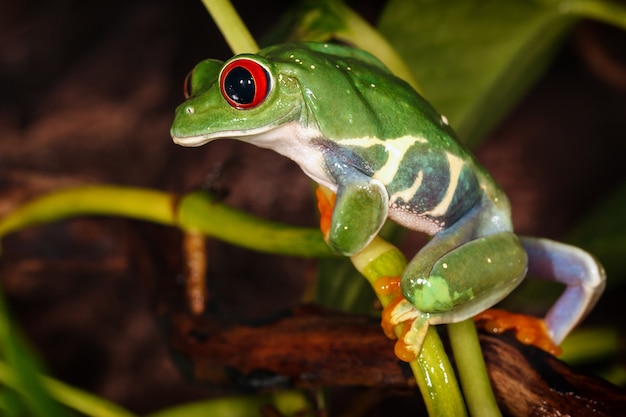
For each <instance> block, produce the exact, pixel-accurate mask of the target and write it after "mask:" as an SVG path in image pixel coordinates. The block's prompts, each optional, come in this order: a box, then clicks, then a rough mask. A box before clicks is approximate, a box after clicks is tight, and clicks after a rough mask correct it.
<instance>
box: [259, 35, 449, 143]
mask: <svg viewBox="0 0 626 417" xmlns="http://www.w3.org/2000/svg"><path fill="white" fill-rule="evenodd" d="M259 55H262V56H264V57H266V58H267V59H269V60H270V61H272V62H275V63H280V64H279V66H280V73H281V74H282V75H286V76H289V77H292V78H293V79H295V80H298V82H299V83H300V86H301V90H302V96H303V98H304V101H305V103H306V106H307V107H308V109H309V110H310V111H309V114H308V115H306V116H308V117H314V118H315V120H316V122H317V124H318V125H319V128H320V130H321V131H322V132H323V133H324V134H325V136H327V137H332V138H333V139H336V140H341V139H345V138H354V137H371V136H374V135H376V136H377V137H378V138H380V139H386V138H396V137H400V136H405V135H416V134H417V135H423V136H424V137H433V131H438V132H439V133H440V134H443V136H450V135H452V136H454V133H453V132H452V131H451V130H450V129H449V128H448V127H447V126H445V125H444V124H443V123H442V122H441V117H440V115H439V114H438V113H437V112H436V111H435V110H434V109H433V108H432V107H431V106H430V104H429V103H428V102H426V101H425V100H424V99H423V98H422V97H420V96H419V95H418V94H417V93H416V92H415V91H414V90H413V88H412V87H411V86H410V85H409V84H408V83H406V82H404V81H403V80H401V79H399V78H397V77H395V76H394V75H393V74H392V73H391V72H390V71H389V70H388V69H387V67H385V66H384V65H383V64H382V63H381V62H380V61H379V60H378V59H377V58H375V57H374V56H372V55H371V54H369V53H367V52H364V51H362V50H359V49H355V48H351V47H347V46H342V45H334V44H321V43H300V44H298V43H295V44H284V45H276V46H271V47H268V48H265V49H263V50H262V51H260V52H259ZM320 73H321V74H323V75H322V76H321V77H320ZM313 115H315V116H313ZM439 136H440V135H439ZM446 142H447V140H446Z"/></svg>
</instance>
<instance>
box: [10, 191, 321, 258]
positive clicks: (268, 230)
mask: <svg viewBox="0 0 626 417" xmlns="http://www.w3.org/2000/svg"><path fill="white" fill-rule="evenodd" d="M85 215H103V216H115V217H123V218H129V219H136V220H144V221H150V222H154V223H159V224H163V225H167V226H174V227H178V228H180V229H182V230H183V231H196V232H201V233H203V234H205V235H207V236H211V237H215V238H217V239H220V240H223V241H225V242H228V243H231V244H233V245H237V246H241V247H244V248H248V249H251V250H255V251H258V252H265V253H277V254H282V255H291V256H300V257H307V258H318V257H325V256H333V254H332V252H331V250H330V249H329V248H328V246H327V245H326V243H325V242H324V240H323V238H322V234H321V233H320V231H319V230H318V229H313V228H305V227H294V226H289V225H285V224H281V223H275V222H270V221H267V220H264V219H260V218H258V217H254V216H251V215H249V214H246V213H244V212H241V211H238V210H235V209H233V208H231V207H228V206H226V205H224V204H222V203H220V202H218V201H216V200H215V198H213V196H211V195H210V194H208V193H206V192H202V191H198V192H192V193H189V194H186V195H184V196H182V197H180V198H179V197H177V196H175V195H173V194H168V193H165V192H161V191H154V190H147V189H143V188H134V187H121V186H109V185H91V186H81V187H74V188H68V189H65V190H60V191H55V192H52V193H50V194H47V195H43V196H41V197H38V198H36V199H34V200H32V201H30V202H28V203H26V204H24V205H23V206H21V207H19V208H17V209H16V210H14V211H12V212H11V213H10V214H8V215H7V216H6V217H4V218H2V219H0V238H2V237H3V236H6V235H7V234H9V233H11V232H15V231H18V230H20V229H23V228H25V227H29V226H34V225H37V224H43V223H48V222H53V221H58V220H62V219H67V218H72V217H78V216H85Z"/></svg>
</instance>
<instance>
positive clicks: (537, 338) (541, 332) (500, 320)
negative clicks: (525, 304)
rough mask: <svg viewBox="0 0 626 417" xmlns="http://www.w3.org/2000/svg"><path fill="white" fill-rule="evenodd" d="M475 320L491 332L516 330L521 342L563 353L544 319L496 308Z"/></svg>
mask: <svg viewBox="0 0 626 417" xmlns="http://www.w3.org/2000/svg"><path fill="white" fill-rule="evenodd" d="M474 321H475V322H476V326H477V327H481V328H483V329H484V330H486V331H488V332H490V333H504V332H505V331H507V330H514V331H515V337H516V338H517V340H519V341H520V342H522V343H524V344H526V345H534V346H537V347H538V348H540V349H543V350H544V351H546V352H548V353H550V354H552V355H556V356H558V355H560V354H561V348H560V347H559V346H558V345H557V344H555V343H554V342H553V341H552V338H551V337H550V335H549V333H548V327H547V326H546V323H545V321H544V320H543V319H539V318H536V317H531V316H526V315H524V314H516V313H510V312H508V311H505V310H499V309H495V308H494V309H489V310H485V311H483V312H482V313H480V314H478V315H476V316H475V317H474Z"/></svg>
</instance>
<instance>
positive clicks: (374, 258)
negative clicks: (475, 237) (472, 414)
mask: <svg viewBox="0 0 626 417" xmlns="http://www.w3.org/2000/svg"><path fill="white" fill-rule="evenodd" d="M350 259H351V261H352V263H353V264H354V266H355V267H356V269H357V270H358V271H359V272H360V273H361V274H362V275H363V276H364V277H365V278H366V279H367V280H368V281H369V283H370V285H372V287H373V288H376V281H377V280H378V279H379V278H381V277H394V276H401V274H402V271H404V268H405V267H406V259H405V258H404V256H403V255H402V253H401V252H400V251H399V250H398V248H396V247H395V246H393V245H392V244H390V243H388V242H386V241H385V240H383V239H382V238H380V237H376V238H375V239H374V240H373V241H372V242H371V243H370V244H369V245H368V246H367V247H366V248H365V249H363V250H362V251H361V252H359V253H358V254H356V255H354V256H352V257H351V258H350ZM377 296H378V299H379V300H380V302H381V304H382V305H383V307H385V306H387V305H388V304H389V302H390V301H391V300H392V297H391V296H381V295H380V294H378V293H377ZM400 333H401V329H400V328H399V326H396V334H398V335H399V334H400ZM409 365H410V366H411V369H412V371H413V375H414V376H415V380H416V382H417V385H418V386H419V388H420V391H421V393H422V397H423V398H424V403H425V404H426V409H427V410H428V414H429V415H430V416H433V417H434V416H437V417H460V416H465V415H467V411H466V409H465V404H464V402H463V396H462V395H461V391H460V389H459V385H458V382H457V380H456V376H455V374H454V370H453V368H452V365H451V364H450V361H449V359H448V355H447V354H446V352H445V350H444V348H443V344H442V343H441V339H440V338H439V335H438V334H437V331H436V330H435V329H434V327H432V326H431V327H429V329H428V332H427V334H426V337H425V339H424V342H423V345H422V348H421V351H420V354H419V355H418V357H417V358H416V359H415V360H413V361H411V362H410V363H409Z"/></svg>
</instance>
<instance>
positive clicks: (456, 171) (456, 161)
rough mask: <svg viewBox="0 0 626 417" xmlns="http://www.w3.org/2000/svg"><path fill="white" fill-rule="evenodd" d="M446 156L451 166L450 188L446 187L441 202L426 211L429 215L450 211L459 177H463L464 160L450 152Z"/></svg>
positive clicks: (442, 214) (437, 215) (440, 214)
mask: <svg viewBox="0 0 626 417" xmlns="http://www.w3.org/2000/svg"><path fill="white" fill-rule="evenodd" d="M446 157H447V158H448V164H449V167H450V179H449V181H448V188H447V189H446V193H445V195H444V196H443V198H442V199H441V201H440V202H439V204H437V205H436V206H435V207H433V208H432V209H431V210H428V211H426V212H424V214H425V215H427V216H432V217H441V216H444V215H445V214H446V213H447V212H448V208H449V207H450V203H452V199H453V198H454V194H455V192H456V188H457V186H458V185H459V178H460V177H461V170H462V169H463V165H464V162H463V160H462V159H461V158H459V157H458V156H456V155H452V154H450V153H447V154H446Z"/></svg>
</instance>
